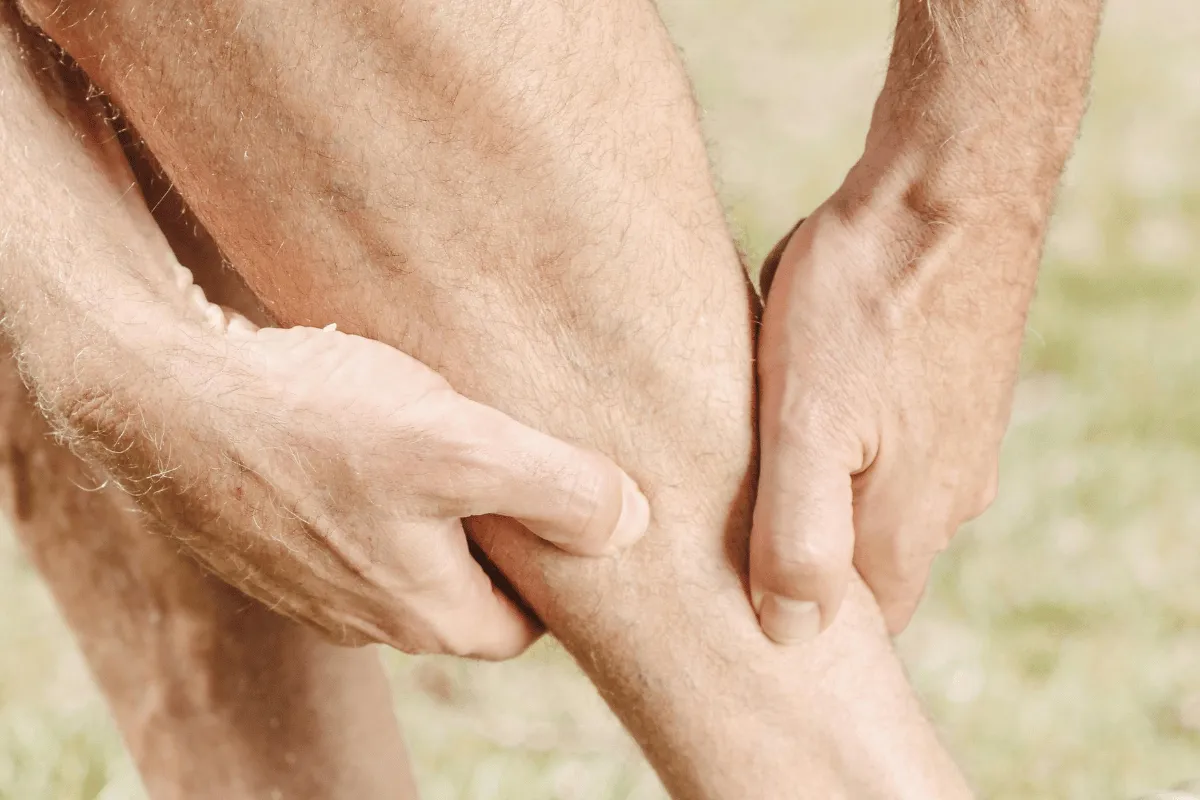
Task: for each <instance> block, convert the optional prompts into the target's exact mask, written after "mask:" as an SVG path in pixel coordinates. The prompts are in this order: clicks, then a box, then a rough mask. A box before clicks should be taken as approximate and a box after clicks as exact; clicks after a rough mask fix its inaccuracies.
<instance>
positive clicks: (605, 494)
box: [464, 400, 650, 556]
mask: <svg viewBox="0 0 1200 800" xmlns="http://www.w3.org/2000/svg"><path fill="white" fill-rule="evenodd" d="M466 402H467V403H469V404H470V405H469V407H468V408H467V409H466V410H465V412H464V416H469V417H470V418H471V420H472V424H471V425H470V426H469V427H470V428H471V429H474V430H475V431H477V432H486V433H484V434H483V439H482V441H483V442H484V443H485V446H486V447H488V448H490V449H491V452H492V454H493V455H492V458H491V459H489V461H490V463H492V464H493V465H494V467H495V472H494V475H493V477H492V479H491V480H487V481H483V482H480V483H479V484H478V485H477V486H476V487H475V490H474V493H473V497H471V498H468V499H467V501H468V503H469V504H470V506H471V509H472V511H471V515H472V516H475V515H480V514H500V515H503V516H506V517H512V518H514V519H516V520H518V521H520V522H521V523H522V524H524V525H525V527H527V528H529V530H530V531H532V532H533V533H534V534H536V535H537V536H539V537H541V538H542V539H545V540H546V541H548V542H551V543H553V544H555V545H557V546H558V547H561V548H562V549H564V550H567V551H568V552H572V553H576V554H579V555H591V556H596V555H608V554H611V553H614V552H617V551H618V550H621V549H623V548H625V547H628V546H629V545H631V544H633V543H634V542H635V541H637V540H638V539H640V538H641V537H642V535H643V534H645V532H646V529H647V527H648V526H649V524H650V504H649V502H648V501H647V500H646V497H645V496H644V495H643V494H642V493H641V491H640V490H639V489H638V487H637V484H636V483H634V482H633V479H632V478H630V477H629V476H628V475H626V474H625V472H624V471H622V470H621V468H620V467H618V466H617V465H616V464H615V463H614V462H613V461H612V460H611V459H609V458H608V457H606V456H604V455H602V454H600V453H597V452H596V451H594V450H589V449H587V448H583V447H578V446H576V445H573V444H569V443H567V442H564V441H562V440H561V439H556V438H555V437H553V436H549V435H547V434H545V433H542V432H540V431H537V430H534V429H533V428H530V427H527V426H525V425H522V424H521V423H519V422H517V421H516V420H514V419H512V418H511V417H508V416H506V415H505V414H503V413H501V412H499V411H497V410H496V409H493V408H490V407H488V406H484V405H480V404H478V403H473V402H471V401H469V400H468V401H466ZM464 429H466V428H464Z"/></svg>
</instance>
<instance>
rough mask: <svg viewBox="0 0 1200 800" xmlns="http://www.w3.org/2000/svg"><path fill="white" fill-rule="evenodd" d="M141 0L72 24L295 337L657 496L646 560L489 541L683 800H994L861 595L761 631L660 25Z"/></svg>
mask: <svg viewBox="0 0 1200 800" xmlns="http://www.w3.org/2000/svg"><path fill="white" fill-rule="evenodd" d="M135 5H138V6H139V7H140V8H142V10H143V11H144V12H145V13H142V14H139V16H138V19H140V20H142V21H147V27H145V28H144V29H141V30H138V29H136V27H119V26H118V27H117V28H114V27H113V26H114V25H115V23H114V22H113V20H112V19H109V20H108V21H103V19H102V17H103V15H102V14H99V15H98V16H97V17H96V18H94V21H95V20H96V19H99V20H100V22H98V23H97V24H96V25H95V26H92V25H90V24H89V22H88V21H87V20H86V19H80V20H75V19H73V18H72V17H71V15H70V4H67V6H65V7H63V8H65V9H66V12H67V13H66V15H65V16H64V17H62V18H61V19H59V20H57V21H56V20H47V21H48V22H49V23H50V27H51V31H52V33H53V32H55V30H56V29H61V35H63V36H65V37H66V43H67V45H68V47H73V48H74V50H75V51H76V52H77V53H78V54H79V55H81V57H82V58H83V59H84V64H85V66H86V67H87V68H88V69H90V70H93V77H94V78H95V79H96V80H97V81H99V82H100V83H101V84H102V85H104V86H105V87H106V88H108V89H110V90H111V91H113V92H114V94H115V95H116V96H117V98H118V99H119V101H120V102H121V103H122V104H123V105H124V106H125V107H126V109H127V111H128V113H129V114H130V116H131V117H133V119H134V122H135V124H137V125H138V126H139V128H140V130H141V131H142V133H143V134H144V135H145V136H146V137H147V140H148V141H149V143H150V145H151V147H152V148H153V149H154V150H155V152H156V153H157V154H158V155H159V157H160V158H161V159H162V160H163V161H164V162H165V165H166V167H167V169H168V170H169V171H170V172H171V173H172V177H173V178H174V179H175V181H176V183H177V185H178V186H179V187H180V188H181V190H182V191H183V192H184V194H185V195H187V196H188V197H189V199H190V201H191V202H192V203H193V204H194V206H195V208H196V210H197V213H198V214H199V215H200V216H201V217H202V218H204V220H205V222H206V224H207V225H208V226H209V228H210V229H211V230H213V231H214V232H215V234H216V235H217V237H218V238H219V239H220V240H221V243H222V246H223V247H224V248H225V250H226V252H227V253H228V254H229V255H230V256H231V258H232V259H233V261H234V263H235V264H237V265H238V267H239V269H242V270H244V271H245V274H246V275H247V276H248V279H249V280H250V281H251V282H252V283H253V284H254V285H255V287H256V288H257V290H258V291H259V293H260V294H261V295H262V296H263V299H264V301H265V302H266V303H267V304H268V305H269V306H270V307H271V308H272V310H273V312H274V313H275V314H276V315H277V316H278V317H279V318H280V319H281V320H283V321H286V322H305V323H309V324H318V325H324V324H327V323H329V322H336V323H338V325H339V326H340V327H343V328H345V329H349V330H354V331H358V332H363V333H366V334H368V335H370V336H373V337H376V338H380V339H382V340H384V341H386V342H389V343H391V344H393V345H395V346H397V347H399V348H401V349H403V350H406V351H407V352H411V353H413V354H414V355H416V356H417V357H419V358H421V359H422V360H424V361H425V362H426V363H428V364H430V365H431V366H433V367H435V368H436V369H438V370H439V371H440V372H441V373H442V374H444V375H446V377H447V378H448V379H449V380H450V381H451V383H452V384H454V386H455V387H456V388H457V389H459V390H460V391H462V392H464V393H466V394H468V395H471V396H473V397H475V398H476V399H479V400H482V401H485V402H488V403H490V404H492V405H495V406H497V407H499V408H501V409H503V410H505V411H507V412H509V413H511V414H513V415H515V416H517V417H519V418H521V419H522V420H524V421H526V422H530V423H533V424H536V425H537V426H538V427H540V428H543V429H545V430H548V431H551V432H554V433H556V434H558V435H561V436H563V437H566V438H568V439H573V440H578V441H584V442H587V443H589V444H590V445H592V446H595V447H597V448H598V449H600V450H602V451H605V452H607V453H609V454H610V455H612V456H613V457H614V459H615V460H616V461H617V462H618V463H620V464H622V465H624V466H626V467H627V468H628V469H629V470H630V472H631V474H632V475H634V477H635V478H636V479H637V480H638V481H639V484H640V485H642V486H643V487H644V488H645V489H646V490H647V494H648V496H649V497H650V499H651V502H652V505H653V508H654V525H653V526H652V528H651V530H650V532H649V533H648V534H647V537H646V539H645V540H644V541H643V542H642V543H640V544H639V545H638V546H637V547H636V548H634V549H633V550H632V551H631V552H630V553H628V554H626V555H624V556H621V557H618V558H614V559H608V560H596V561H582V560H578V559H574V558H570V557H564V556H562V555H561V554H559V553H555V552H552V551H551V549H549V548H546V547H542V546H541V545H540V544H539V543H538V542H537V541H535V540H534V539H532V538H531V537H530V536H528V535H526V534H523V533H522V532H521V531H519V530H517V529H515V528H514V527H513V526H512V525H511V524H510V523H505V522H502V521H499V520H479V521H477V523H476V525H475V534H476V536H477V538H478V540H479V541H480V542H481V544H482V545H483V547H484V549H485V550H486V551H487V553H488V554H489V555H490V556H491V557H492V558H493V560H494V561H495V562H496V563H497V564H498V565H499V566H500V567H501V569H502V570H504V572H505V573H506V574H507V575H508V576H509V578H510V579H511V580H512V581H513V583H514V584H515V585H516V587H517V589H518V591H520V592H521V594H522V595H523V596H524V597H525V598H526V599H527V600H528V601H529V603H530V604H531V605H532V607H533V608H534V609H535V610H536V611H537V612H538V614H539V615H540V616H542V617H543V619H544V620H545V621H546V622H547V623H548V624H549V626H550V627H551V629H552V630H553V631H554V632H555V633H556V634H557V635H559V636H560V637H561V638H562V639H563V641H564V642H565V643H566V645H567V647H568V648H569V649H570V650H571V651H572V652H573V653H574V654H575V655H576V656H577V658H578V659H579V660H580V662H581V664H582V665H583V666H584V668H585V669H586V670H587V671H588V672H589V674H590V675H591V676H592V677H593V679H594V680H595V681H596V683H597V685H598V686H599V687H600V689H601V691H602V692H603V693H604V694H605V696H606V697H607V698H608V700H609V702H610V703H611V704H612V706H613V707H614V709H615V710H616V711H617V713H618V714H620V715H621V716H622V718H623V719H624V721H625V722H626V723H627V724H628V725H629V726H630V728H631V729H632V730H633V732H634V734H635V735H636V736H637V738H638V739H639V740H640V741H641V742H642V744H643V746H644V747H645V748H646V750H647V752H648V754H649V755H650V757H651V759H652V760H653V761H654V763H655V765H656V766H657V768H658V769H659V770H660V772H662V774H663V775H664V777H665V778H666V780H667V782H668V784H669V785H670V786H671V788H672V789H673V790H674V791H675V792H676V793H677V794H678V796H680V797H688V798H693V797H694V798H701V797H711V798H741V797H793V796H794V797H810V796H820V797H838V796H848V797H888V798H895V797H914V798H917V797H920V798H930V797H937V798H941V799H947V798H954V797H961V796H964V795H965V794H966V790H965V788H964V787H963V786H962V783H961V779H960V778H959V777H958V776H957V773H956V772H955V770H954V768H953V766H952V765H950V764H949V762H948V759H947V758H946V757H945V755H944V754H943V753H942V752H941V750H940V749H939V747H938V745H937V743H936V742H935V741H934V738H933V735H932V733H931V731H930V729H929V727H928V726H927V724H926V723H925V722H924V720H923V719H922V718H921V716H920V713H919V710H918V709H917V707H916V703H915V701H914V699H913V697H912V695H911V693H910V692H909V691H908V689H907V687H906V685H905V683H904V680H903V676H902V673H901V671H900V668H899V666H898V664H897V662H896V660H895V658H894V657H893V656H892V654H891V653H890V650H889V646H888V643H887V639H886V636H885V634H884V633H883V631H882V628H881V626H880V624H879V620H878V615H877V612H876V611H875V610H874V609H873V607H872V604H871V602H870V600H869V598H868V597H867V595H866V593H865V592H863V591H862V590H861V587H857V588H856V590H855V592H854V594H853V596H852V598H851V600H850V601H849V603H848V606H849V607H848V609H847V611H846V613H845V615H844V620H843V621H842V622H840V623H839V624H838V626H836V627H835V629H834V630H833V631H832V632H831V633H830V634H829V635H828V636H827V637H825V638H823V639H822V640H821V642H820V643H818V644H817V645H815V646H813V647H809V648H797V649H783V648H777V647H775V646H773V645H772V644H770V643H769V642H768V641H767V640H766V639H765V638H764V637H763V636H762V634H761V633H760V631H759V629H758V626H757V622H756V620H755V617H754V613H753V611H752V609H751V606H750V603H749V599H748V597H747V594H746V589H745V586H744V576H745V558H746V556H745V549H746V537H747V533H748V524H749V515H748V512H749V504H750V502H751V484H752V476H753V473H754V453H753V450H754V448H753V430H754V424H753V408H752V405H753V377H752V376H753V369H752V362H751V350H752V341H751V340H752V331H753V326H754V324H755V320H754V313H753V309H752V307H751V300H750V295H749V292H748V289H747V285H746V281H745V276H744V274H743V272H742V270H741V268H740V265H739V264H738V261H737V257H736V254H735V251H734V248H733V246H732V243H731V242H730V240H729V236H728V232H727V231H726V229H725V225H724V222H723V220H722V217H721V210H720V206H719V204H718V202H717V200H716V198H715V196H714V194H713V191H712V187H711V185H710V182H709V178H708V174H707V164H706V157H705V154H704V151H703V146H702V141H701V137H700V135H699V132H698V130H697V128H696V125H695V116H694V109H693V108H692V106H691V101H690V97H689V90H688V87H687V83H686V81H685V79H684V77H683V75H682V72H681V70H680V67H679V64H678V62H677V60H676V58H675V56H674V54H673V52H672V51H671V50H670V47H669V45H668V43H667V38H666V36H665V34H664V32H663V31H662V29H661V27H660V25H659V23H658V21H657V19H656V18H655V17H654V14H653V11H652V8H651V6H650V5H649V4H645V3H641V2H620V3H599V4H597V3H567V4H562V3H557V2H544V3H543V2H530V3H526V4H524V5H523V6H522V7H520V8H508V7H506V8H504V9H502V10H496V9H494V8H492V7H490V6H487V7H485V6H483V5H480V4H476V3H445V2H438V3H430V4H428V6H427V7H426V5H425V4H422V3H406V4H404V5H403V6H402V7H399V6H394V5H389V4H384V5H382V6H379V7H377V8H376V7H373V8H375V11H374V12H373V13H374V16H371V17H370V18H368V17H366V16H364V15H363V14H361V13H360V11H359V10H358V9H357V8H351V9H342V10H341V11H338V12H330V13H331V15H332V17H331V18H330V19H322V20H315V19H312V18H310V17H308V16H306V14H309V13H313V12H305V14H300V13H299V12H296V11H288V12H281V13H291V14H295V15H296V16H295V18H289V19H287V20H280V19H278V18H277V17H270V15H267V14H266V13H265V11H264V9H263V7H261V6H258V5H257V4H253V3H247V4H244V5H243V6H242V7H236V8H230V7H228V6H227V5H222V7H220V8H214V7H209V6H207V5H206V4H203V3H199V4H197V6H196V7H195V8H190V7H189V9H188V13H187V14H180V13H179V9H178V4H163V5H162V6H159V5H157V4H149V5H144V4H135ZM167 5H170V6H171V8H172V13H171V14H169V15H168V14H166V12H165V11H163V9H165V8H166V7H167ZM193 12H194V14H193ZM160 13H161V14H162V15H163V16H161V17H160V16H159V14H160ZM123 18H124V19H132V18H133V16H132V15H131V14H128V13H125V14H123ZM184 18H187V19H189V20H190V21H189V22H188V23H187V24H186V25H184V24H182V23H178V22H175V21H177V20H181V19H184ZM159 20H161V21H162V25H161V26H159V25H157V24H156V22H157V21H159ZM201 21H202V22H203V24H195V23H199V22H201ZM72 23H77V24H72ZM281 29H282V30H286V31H287V34H286V35H284V36H278V37H277V36H276V35H275V34H273V33H272V31H275V30H281ZM381 30H386V31H389V32H390V34H391V35H392V37H393V38H389V39H387V40H386V41H380V40H379V39H377V38H375V35H376V34H377V32H378V31H381ZM230 43H232V44H230ZM248 43H254V45H253V46H251V45H250V44H248ZM462 43H469V46H467V45H464V44H462ZM226 45H230V46H229V47H228V48H227V47H226ZM179 52H189V53H195V54H197V59H198V60H199V62H200V63H199V64H196V63H189V64H187V65H181V64H179V63H178V62H177V60H176V58H175V54H177V53H179ZM101 53H103V54H104V58H103V59H101V58H100V54H101ZM284 65H286V67H285V66H284ZM197 76H201V77H200V78H199V80H198V81H197ZM178 98H188V99H189V101H190V105H189V106H187V107H186V108H179V107H175V106H172V105H171V103H172V102H173V101H174V100H176V99H178ZM162 109H165V111H163V113H161V114H160V113H158V112H159V111H160V110H162ZM202 163H203V164H209V165H212V169H208V168H205V169H198V168H196V167H195V165H198V164H202Z"/></svg>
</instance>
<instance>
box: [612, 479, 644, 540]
mask: <svg viewBox="0 0 1200 800" xmlns="http://www.w3.org/2000/svg"><path fill="white" fill-rule="evenodd" d="M648 527H650V502H649V501H648V500H647V499H646V496H645V495H644V494H642V493H641V491H640V490H639V489H638V487H637V484H636V483H634V482H633V481H632V480H630V479H629V477H628V476H626V477H625V480H624V483H623V484H622V486H621V517H620V518H619V519H618V520H617V527H616V529H615V530H613V534H612V537H611V538H610V539H609V540H608V546H609V549H610V550H611V551H613V552H616V551H618V550H624V549H625V548H626V547H629V545H631V544H633V543H634V542H636V541H637V540H638V539H641V538H642V536H644V535H645V534H646V529H647V528H648Z"/></svg>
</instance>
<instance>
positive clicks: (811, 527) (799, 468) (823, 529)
mask: <svg viewBox="0 0 1200 800" xmlns="http://www.w3.org/2000/svg"><path fill="white" fill-rule="evenodd" d="M765 410H766V409H765V408H764V411H765ZM766 419H768V418H766V417H764V424H765V420H766ZM785 424H786V423H785ZM774 427H776V428H778V427H779V426H778V425H776V426H774ZM826 441H827V443H823V442H822V441H820V440H818V439H811V438H810V439H809V441H805V437H804V436H803V435H801V436H795V435H792V434H790V433H789V434H788V435H784V436H778V435H769V432H768V431H764V433H763V436H762V464H761V467H760V469H759V486H758V500H757V503H756V505H755V508H754V522H753V528H752V530H751V533H750V593H751V599H752V601H753V603H754V608H755V611H756V612H757V613H758V618H759V624H761V625H762V628H763V631H764V632H765V633H766V634H767V636H769V637H770V638H772V639H774V640H775V641H776V642H778V643H780V644H796V643H800V642H804V641H807V640H810V639H813V638H815V637H816V636H817V635H818V634H819V633H820V632H821V631H823V630H824V629H825V628H826V627H828V626H829V625H830V624H831V623H832V622H833V620H834V617H836V616H837V613H838V609H839V608H840V606H841V603H842V598H843V597H844V596H845V593H846V587H847V584H848V582H849V579H850V576H851V574H852V570H853V558H854V502H853V490H852V487H851V476H850V470H851V468H850V467H849V466H848V465H847V459H845V458H842V457H841V452H839V451H840V450H841V448H838V447H836V446H834V445H833V444H832V440H828V439H827V440H826Z"/></svg>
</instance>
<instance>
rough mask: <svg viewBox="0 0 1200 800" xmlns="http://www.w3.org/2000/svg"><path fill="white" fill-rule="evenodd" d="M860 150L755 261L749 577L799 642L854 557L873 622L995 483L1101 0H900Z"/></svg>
mask: <svg viewBox="0 0 1200 800" xmlns="http://www.w3.org/2000/svg"><path fill="white" fill-rule="evenodd" d="M899 5H900V13H899V22H898V24H897V27H896V35H895V45H894V49H893V53H892V58H891V62H890V66H889V69H888V75H887V80H886V82H885V86H884V88H883V91H882V93H881V94H880V97H879V99H878V101H877V102H876V104H875V112H874V116H873V118H872V121H871V127H870V131H869V132H868V135H867V142H866V148H865V151H864V153H863V156H862V157H861V158H860V159H859V161H858V163H857V164H855V166H854V168H853V169H852V170H851V171H850V173H849V175H848V176H847V178H846V180H845V182H844V183H843V185H842V186H841V187H840V188H839V189H838V191H837V192H836V193H835V194H834V195H833V196H832V197H831V198H830V199H829V200H827V201H826V202H825V203H824V204H822V205H821V207H820V208H818V209H817V210H816V211H815V212H813V214H812V215H811V216H809V218H808V219H807V220H806V221H805V222H804V224H803V225H802V226H801V227H800V228H799V229H798V230H797V231H796V233H795V234H794V235H792V236H791V238H790V240H789V241H786V242H783V243H781V248H780V250H779V252H777V253H775V254H774V257H773V258H772V259H771V260H770V261H769V263H768V267H769V268H768V269H767V270H766V275H765V277H766V278H767V279H768V280H767V282H768V283H769V284H770V285H769V292H768V293H767V304H766V314H765V316H764V318H763V329H762V339H761V343H760V346H759V359H758V374H759V379H760V386H761V388H762V409H761V420H760V433H761V442H762V466H761V472H760V479H759V495H758V504H757V506H756V508H755V516H754V532H753V535H752V539H751V542H752V543H751V558H750V579H751V584H752V586H753V593H754V597H755V601H756V605H757V606H758V607H759V608H761V619H762V624H763V628H764V630H765V631H766V632H767V633H768V635H770V636H772V637H773V638H775V639H776V640H778V641H780V642H784V643H795V642H800V641H805V640H808V639H810V638H812V637H813V636H815V635H816V634H817V633H818V632H819V631H820V630H821V629H822V628H823V627H826V626H828V625H829V624H831V623H832V621H833V620H834V619H835V618H836V615H837V611H838V608H839V607H840V605H841V603H842V598H843V597H844V596H845V592H846V590H847V587H849V586H850V585H851V583H852V579H853V578H854V576H855V573H857V574H858V575H861V576H862V578H863V579H864V580H865V581H866V583H867V585H868V586H869V587H870V588H871V591H872V593H873V594H874V595H875V598H876V600H877V601H878V602H879V604H880V607H881V608H882V610H883V612H884V615H885V617H886V619H887V622H888V627H889V628H890V629H891V631H892V632H893V633H896V632H899V631H900V630H901V629H903V628H904V626H905V625H907V624H908V621H909V619H910V618H911V617H912V614H913V612H914V610H915V609H916V607H917V603H918V601H919V600H920V597H921V593H922V592H923V590H924V588H925V584H926V582H927V580H928V577H929V570H930V566H931V564H932V562H933V560H934V558H935V556H936V555H937V554H938V553H939V552H941V551H942V550H943V549H944V548H945V547H946V546H947V545H948V544H949V541H950V539H951V537H952V536H953V535H954V533H955V531H956V530H957V529H958V527H959V526H960V525H961V523H963V522H964V521H966V520H967V519H969V518H971V517H973V516H976V515H977V514H979V513H981V512H982V511H983V510H984V509H985V508H986V507H987V506H988V505H989V503H990V502H991V500H992V498H993V497H994V496H995V494H996V488H997V461H998V455H999V448H1000V440H1001V438H1002V437H1003V435H1004V430H1005V428H1006V427H1007V425H1008V417H1009V409H1010V406H1011V403H1012V393H1013V385H1014V382H1015V379H1016V372H1017V362H1018V359H1019V355H1020V345H1021V336H1022V334H1023V332H1024V329H1025V315H1026V312H1027V310H1028V307H1029V301H1030V298H1031V296H1032V294H1033V287H1034V281H1035V278H1036V275H1037V267H1038V262H1039V261H1040V258H1041V249H1042V241H1043V238H1044V235H1045V232H1046V226H1047V223H1048V220H1049V216H1050V209H1051V204H1052V201H1053V197H1054V192H1055V188H1056V187H1057V185H1058V180H1059V176H1060V174H1061V172H1062V169H1063V165H1064V163H1065V162H1066V159H1067V156H1068V155H1069V153H1070V150H1071V145H1072V144H1073V143H1074V141H1075V136H1076V134H1077V132H1078V130H1079V122H1080V118H1081V116H1082V114H1083V110H1084V104H1085V103H1084V101H1085V97H1086V94H1087V88H1088V79H1089V77H1090V72H1091V59H1092V48H1093V43H1094V40H1095V37H1096V31H1097V28H1098V26H1099V20H1100V11H1101V5H1102V3H1101V0H1066V1H1065V2H1053V3H1036V2H1011V1H1008V0H901V2H900V4H899Z"/></svg>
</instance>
